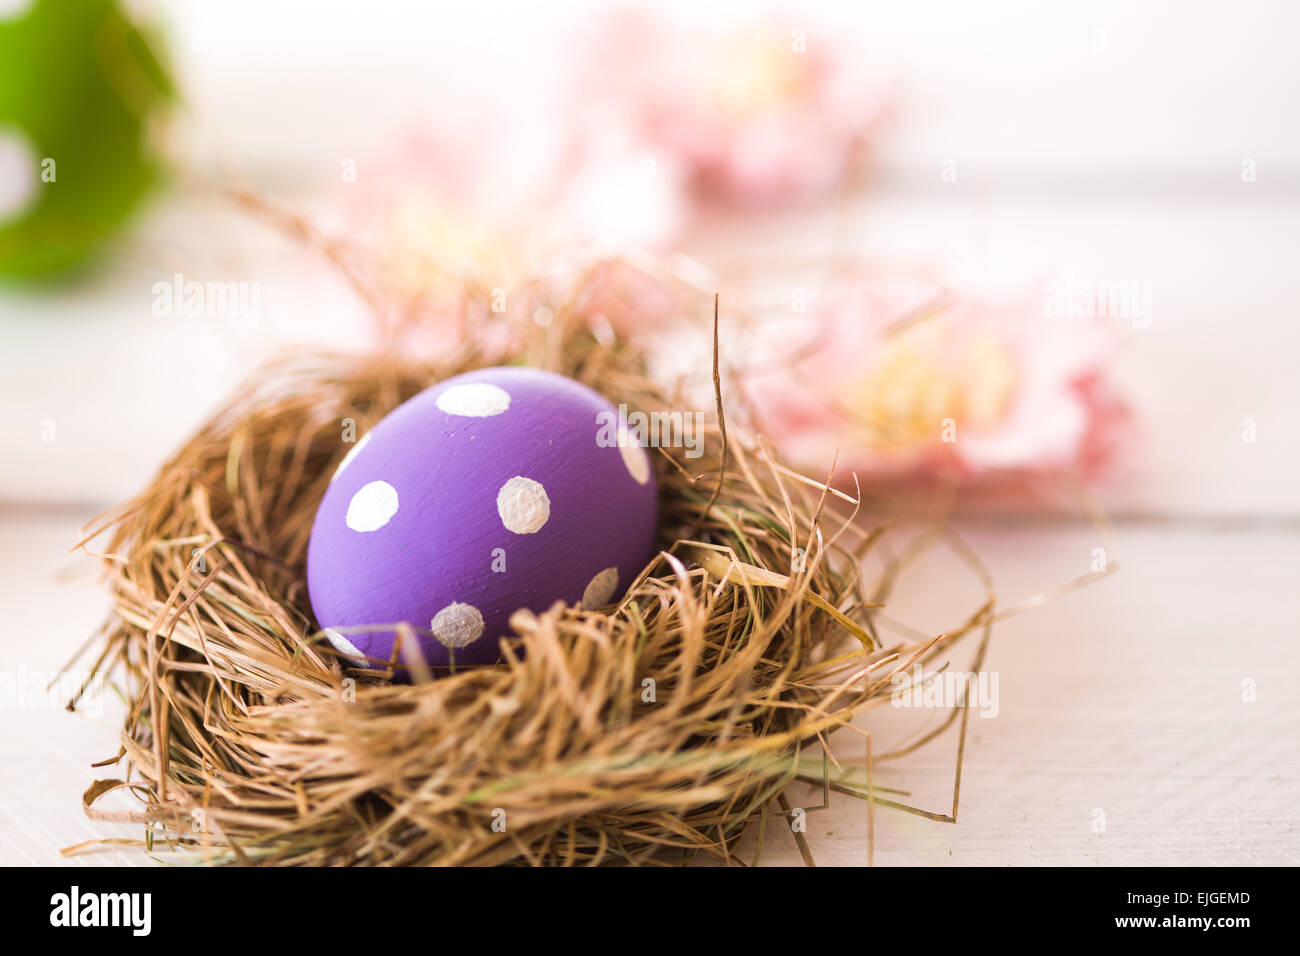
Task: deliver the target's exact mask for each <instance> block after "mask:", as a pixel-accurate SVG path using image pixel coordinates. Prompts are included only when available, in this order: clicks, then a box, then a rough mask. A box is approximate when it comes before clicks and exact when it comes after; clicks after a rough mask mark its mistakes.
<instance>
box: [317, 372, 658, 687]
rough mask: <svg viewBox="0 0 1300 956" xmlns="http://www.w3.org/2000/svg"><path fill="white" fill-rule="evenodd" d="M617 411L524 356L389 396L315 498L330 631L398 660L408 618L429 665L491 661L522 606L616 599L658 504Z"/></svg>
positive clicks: (349, 651)
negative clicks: (528, 364) (384, 410)
mask: <svg viewBox="0 0 1300 956" xmlns="http://www.w3.org/2000/svg"><path fill="white" fill-rule="evenodd" d="M622 421H623V418H622V417H620V415H619V413H618V412H617V411H616V410H615V409H614V407H613V405H611V404H610V403H609V402H608V401H607V400H606V399H605V398H603V397H601V396H600V395H599V394H597V393H596V392H594V391H592V390H591V389H590V388H588V387H587V386H585V385H582V384H580V383H578V382H576V381H574V380H572V379H569V378H565V377H564V376H562V375H556V374H554V373H552V372H543V371H539V370H537V369H529V368H490V369H482V370H479V371H474V372H468V373H466V374H464V375H458V376H456V377H455V378H451V379H448V380H447V381H445V382H442V383H441V384H439V385H435V386H434V387H433V388H430V389H428V390H426V391H424V392H421V393H420V394H419V395H416V396H415V397H414V398H412V399H411V400H410V401H407V402H405V403H404V404H402V405H401V406H399V407H398V408H396V409H394V410H393V411H392V412H390V413H389V414H388V415H387V416H385V417H384V419H383V420H382V421H380V422H379V423H378V424H377V425H376V426H375V427H374V428H373V429H371V430H370V432H368V433H367V434H365V435H364V436H362V437H361V438H360V440H358V441H357V443H356V445H355V446H354V447H353V448H352V450H351V451H350V452H349V453H348V455H347V456H346V457H345V458H344V459H343V461H342V463H341V464H340V465H339V467H338V470H337V472H336V473H335V475H334V477H333V478H332V479H331V481H330V485H329V489H328V490H327V491H326V493H325V497H324V498H323V499H322V501H321V503H320V507H319V509H318V510H317V512H316V521H315V524H314V525H313V526H312V532H311V541H310V543H309V545H308V548H307V589H308V593H309V595H310V597H311V604H312V609H313V610H314V611H315V613H316V620H317V622H318V623H319V624H320V626H321V628H323V629H324V630H325V634H326V636H327V637H328V638H329V639H330V641H331V642H332V643H333V644H334V646H335V647H337V648H338V649H339V650H340V651H342V652H343V653H344V654H346V655H348V656H350V657H354V658H360V657H371V658H379V659H381V660H387V659H389V658H390V656H391V655H392V651H393V645H394V642H395V641H396V630H395V625H397V624H399V623H407V624H409V625H410V626H411V628H412V630H413V631H414V633H415V634H416V636H417V637H418V638H419V641H420V645H421V650H422V651H423V654H424V658H425V660H426V661H427V662H428V663H429V664H430V665H432V666H435V667H439V666H445V665H447V664H449V663H451V661H452V658H453V655H454V661H455V663H456V664H457V665H461V664H487V663H492V662H494V661H496V660H497V659H498V658H499V657H500V646H499V640H498V639H499V638H500V637H502V636H504V635H507V634H509V633H511V632H510V627H509V624H508V621H509V619H510V615H511V614H513V613H514V612H515V611H516V610H518V609H519V608H528V609H530V610H533V611H543V610H545V609H546V608H548V607H550V606H551V605H552V604H554V603H555V601H557V600H561V601H565V602H567V603H569V604H579V603H580V604H582V605H583V606H584V607H588V608H596V607H601V606H604V605H606V604H609V603H611V602H612V601H614V600H616V599H617V598H618V597H620V596H621V595H622V594H623V593H624V592H625V591H626V589H627V587H628V585H629V584H631V582H632V580H633V579H634V578H635V577H636V575H637V574H638V573H640V571H641V569H642V567H644V565H645V563H646V561H648V560H649V558H650V557H651V554H652V552H653V547H654V536H655V521H656V511H657V508H656V498H655V478H654V470H653V468H652V467H651V462H650V457H649V455H648V454H647V452H646V450H645V449H644V448H643V447H641V445H640V444H639V443H637V442H636V441H635V440H634V439H631V438H629V437H628V434H627V431H626V429H625V428H622V427H621V426H620V423H621V422H622ZM399 658H400V655H399ZM399 662H400V661H399Z"/></svg>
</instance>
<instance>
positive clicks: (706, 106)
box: [579, 11, 889, 208]
mask: <svg viewBox="0 0 1300 956" xmlns="http://www.w3.org/2000/svg"><path fill="white" fill-rule="evenodd" d="M590 48H591V49H592V50H593V51H594V52H593V55H592V57H591V61H590V62H589V63H588V65H587V71H586V73H585V74H584V75H583V76H582V78H581V82H580V84H579V88H580V93H579V95H581V96H584V97H586V98H588V99H591V98H592V95H591V92H590V91H591V90H593V89H594V90H600V91H601V92H600V93H599V94H597V95H596V97H595V99H594V106H593V108H594V110H595V111H596V112H597V113H598V114H603V118H602V120H601V121H602V122H604V121H607V118H608V117H611V116H613V117H617V118H618V119H619V120H621V121H623V122H627V123H630V124H631V126H632V127H633V128H634V129H635V130H636V131H637V132H638V133H639V134H640V135H641V136H642V137H643V138H644V140H645V141H646V143H647V144H649V145H650V146H651V147H654V148H657V149H660V150H663V151H666V152H667V153H668V154H669V155H670V156H672V157H674V158H675V159H676V160H677V161H678V162H680V163H681V164H682V166H683V167H684V168H685V170H686V172H687V175H688V177H689V185H690V186H691V187H692V189H693V190H694V191H695V193H696V194H697V196H698V197H699V198H701V199H704V200H706V201H715V202H719V203H722V204H725V205H729V206H733V207H739V208H755V207H763V206H772V205H778V204H781V203H784V202H790V201H793V200H797V199H804V198H810V197H815V196H817V195H821V194H825V193H826V192H827V191H829V190H830V189H832V188H833V187H834V186H835V185H836V184H837V183H839V182H841V181H842V180H843V178H844V176H845V175H846V173H847V172H848V171H849V169H850V167H851V165H852V164H853V162H854V161H855V160H856V159H857V158H858V157H859V156H860V154H861V153H862V149H863V147H864V146H865V145H866V144H867V143H868V142H869V140H870V139H871V138H872V137H873V136H874V135H876V134H877V133H878V131H879V129H880V127H881V125H882V121H883V120H884V118H885V115H886V112H887V110H886V107H887V104H888V102H889V89H888V86H887V84H886V83H885V82H884V81H883V80H882V77H881V76H880V74H879V73H877V72H874V71H873V70H871V69H870V68H868V67H867V66H865V65H864V60H865V58H864V57H863V56H862V54H861V53H860V52H859V51H857V50H854V49H850V48H848V47H847V46H841V45H840V44H839V42H837V41H836V40H835V39H833V38H830V37H827V36H825V35H822V34H805V32H804V31H803V30H800V29H781V28H777V27H775V26H772V25H765V26H760V27H756V28H754V29H751V30H748V31H740V30H734V29H732V30H729V31H726V32H706V31H701V30H699V29H694V30H687V29H684V28H676V27H673V26H670V25H668V24H667V23H665V22H663V21H662V20H658V19H651V18H649V17H647V16H644V15H641V14H638V13H635V12H631V11H623V12H621V13H619V14H616V15H614V16H611V17H610V18H608V20H607V21H606V22H605V23H604V24H603V25H602V26H601V27H600V28H599V29H598V31H597V33H596V35H595V38H594V40H593V41H591V43H590Z"/></svg>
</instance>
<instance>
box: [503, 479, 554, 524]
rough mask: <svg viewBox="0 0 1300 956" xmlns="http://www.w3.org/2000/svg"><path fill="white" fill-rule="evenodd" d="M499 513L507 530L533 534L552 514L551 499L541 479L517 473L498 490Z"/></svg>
mask: <svg viewBox="0 0 1300 956" xmlns="http://www.w3.org/2000/svg"><path fill="white" fill-rule="evenodd" d="M497 514H499V515H500V516H501V523H502V524H503V525H505V526H506V530H507V531H513V532H514V533H515V534H532V533H533V532H535V531H540V530H541V529H542V526H543V525H544V524H546V521H547V519H548V518H550V516H551V499H550V496H549V495H547V494H546V489H545V488H543V487H542V483H541V482H540V481H533V479H531V478H525V477H523V476H522V475H515V477H513V478H511V479H510V480H509V481H507V482H506V483H505V484H504V485H502V486H501V490H500V491H498V492H497Z"/></svg>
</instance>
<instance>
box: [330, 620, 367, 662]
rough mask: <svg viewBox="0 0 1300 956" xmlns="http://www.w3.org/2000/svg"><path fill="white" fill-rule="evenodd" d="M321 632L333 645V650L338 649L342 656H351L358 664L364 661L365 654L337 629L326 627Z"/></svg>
mask: <svg viewBox="0 0 1300 956" xmlns="http://www.w3.org/2000/svg"><path fill="white" fill-rule="evenodd" d="M323 633H324V634H325V639H326V640H327V641H329V642H330V643H331V644H333V645H334V650H336V651H338V652H339V653H340V654H342V655H343V656H344V657H348V658H351V659H352V660H354V661H356V662H357V663H358V664H364V663H366V655H365V654H362V653H361V651H360V650H358V649H357V646H356V645H355V644H353V643H352V642H351V641H349V640H348V639H347V638H346V637H344V636H343V635H342V634H340V633H339V632H338V631H336V630H334V628H332V627H327V628H325V630H324V632H323Z"/></svg>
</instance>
